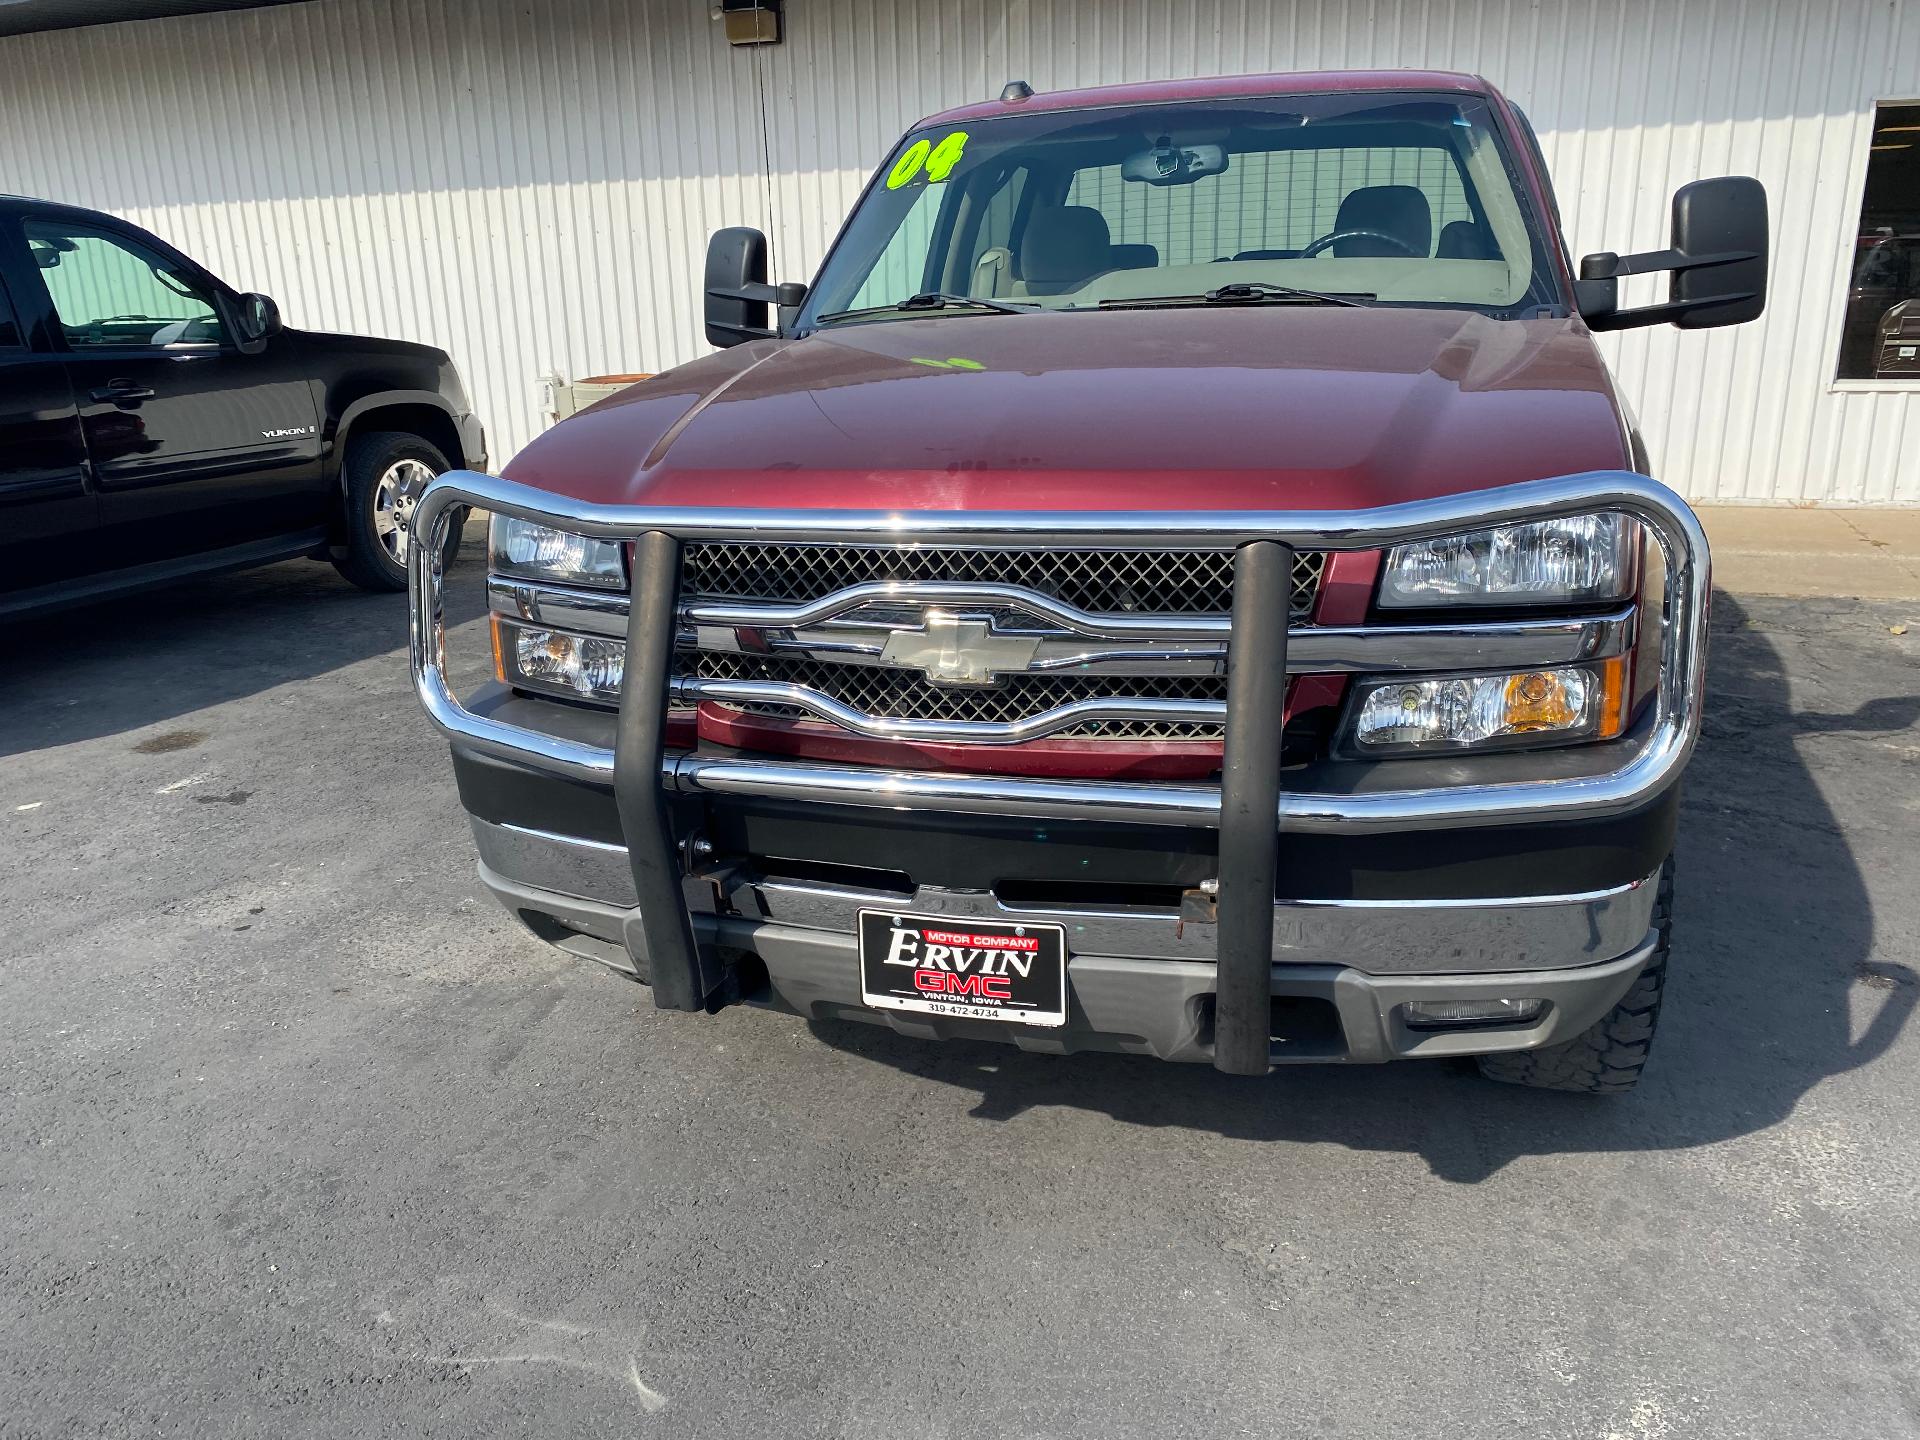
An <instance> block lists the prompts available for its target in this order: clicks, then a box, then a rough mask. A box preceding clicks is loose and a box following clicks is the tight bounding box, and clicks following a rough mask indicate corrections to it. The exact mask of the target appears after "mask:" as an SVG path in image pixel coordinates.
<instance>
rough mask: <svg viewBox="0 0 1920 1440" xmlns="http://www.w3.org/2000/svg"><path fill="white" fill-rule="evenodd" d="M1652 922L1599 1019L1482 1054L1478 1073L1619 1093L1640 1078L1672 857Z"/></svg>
mask: <svg viewBox="0 0 1920 1440" xmlns="http://www.w3.org/2000/svg"><path fill="white" fill-rule="evenodd" d="M1653 928H1654V932H1655V934H1656V935H1657V936H1658V937H1659V940H1658V943H1657V944H1656V945H1655V946H1654V949H1653V957H1652V958H1651V959H1649V960H1648V961H1647V968H1646V969H1644V970H1642V971H1641V972H1640V974H1639V976H1638V977H1637V978H1635V980H1634V982H1633V986H1632V988H1631V989H1629V990H1628V991H1627V993H1626V994H1625V995H1623V996H1621V997H1620V1003H1619V1004H1617V1005H1615V1006H1614V1007H1613V1009H1611V1010H1609V1011H1608V1012H1607V1013H1606V1014H1605V1015H1603V1016H1601V1017H1600V1019H1599V1020H1597V1021H1595V1022H1594V1023H1593V1024H1592V1025H1591V1026H1589V1027H1588V1028H1587V1029H1585V1030H1583V1031H1581V1032H1580V1033H1579V1034H1578V1035H1576V1036H1574V1037H1573V1039H1571V1040H1567V1041H1563V1042H1562V1043H1560V1044H1558V1045H1549V1046H1547V1047H1546V1048H1544V1049H1540V1050H1509V1051H1506V1052H1504V1053H1502V1054H1499V1055H1482V1056H1481V1057H1480V1073H1481V1074H1482V1075H1484V1076H1486V1077H1487V1078H1488V1079H1489V1080H1499V1081H1501V1082H1502V1083H1504V1084H1507V1085H1528V1086H1531V1087H1533V1088H1534V1089H1536V1090H1577V1091H1580V1092H1582V1093H1584V1094H1588V1095H1619V1094H1623V1093H1624V1092H1626V1091H1628V1090H1631V1089H1633V1087H1634V1086H1635V1085H1637V1084H1639V1083H1640V1072H1641V1071H1642V1070H1644V1069H1645V1068H1646V1065H1647V1054H1648V1052H1649V1051H1650V1050H1652V1048H1653V1032H1654V1028H1655V1027H1656V1026H1657V1025H1658V1023H1659V1020H1660V1001H1661V999H1662V997H1663V995H1664V994H1665V991H1666V983H1667V952H1668V949H1669V947H1670V942H1671V937H1672V931H1673V861H1672V860H1671V859H1669V860H1668V861H1667V863H1666V864H1665V865H1663V866H1662V867H1661V869H1660V893H1659V896H1658V897H1657V898H1656V899H1655V901H1654V907H1653Z"/></svg>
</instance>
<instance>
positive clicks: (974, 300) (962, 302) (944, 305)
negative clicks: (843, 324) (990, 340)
mask: <svg viewBox="0 0 1920 1440" xmlns="http://www.w3.org/2000/svg"><path fill="white" fill-rule="evenodd" d="M1040 308H1041V307H1040V306H1038V305H1018V304H1015V303H1013V302H1012V301H1009V300H983V299H982V298H981V297H980V296H978V295H951V294H948V293H947V292H946V291H944V290H928V291H925V292H924V293H922V294H919V295H909V296H908V297H907V298H906V299H904V300H896V301H895V302H894V303H893V304H891V305H867V306H864V307H862V308H861V309H858V310H836V311H834V312H833V313H832V314H831V315H821V316H817V317H816V318H815V322H814V323H815V324H819V325H826V324H830V323H831V322H833V321H835V320H851V319H853V318H855V317H856V316H860V315H886V314H889V313H897V312H899V311H902V310H904V311H906V312H907V313H908V314H912V313H914V312H915V311H921V310H926V311H931V310H990V311H992V312H993V313H994V314H996V315H1026V314H1029V313H1031V312H1032V311H1035V310H1038V309H1040Z"/></svg>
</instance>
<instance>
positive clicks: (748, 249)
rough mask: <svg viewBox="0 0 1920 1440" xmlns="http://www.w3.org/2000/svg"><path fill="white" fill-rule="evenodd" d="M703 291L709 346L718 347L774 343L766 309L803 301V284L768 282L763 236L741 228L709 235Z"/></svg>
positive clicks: (772, 330) (740, 226)
mask: <svg viewBox="0 0 1920 1440" xmlns="http://www.w3.org/2000/svg"><path fill="white" fill-rule="evenodd" d="M704 288H705V299H706V318H707V343H708V344H710V345H719V346H722V347H725V346H728V345H739V344H741V343H743V342H744V341H748V340H770V339H772V338H773V337H774V336H776V335H778V334H779V333H780V332H779V331H778V330H775V329H772V328H770V327H769V326H768V324H767V318H768V317H767V306H769V305H778V306H781V307H782V308H783V309H784V308H786V307H788V306H793V305H798V304H800V303H801V302H802V301H804V300H805V299H806V298H807V287H806V286H804V285H796V284H792V283H787V284H784V285H769V284H768V283H767V237H766V236H765V235H762V234H761V233H760V232H759V231H758V230H752V229H748V228H747V227H746V226H744V225H735V226H732V227H730V228H728V229H726V230H716V231H714V232H713V238H712V239H711V240H709V241H708V242H707V273H706V284H705V287H704Z"/></svg>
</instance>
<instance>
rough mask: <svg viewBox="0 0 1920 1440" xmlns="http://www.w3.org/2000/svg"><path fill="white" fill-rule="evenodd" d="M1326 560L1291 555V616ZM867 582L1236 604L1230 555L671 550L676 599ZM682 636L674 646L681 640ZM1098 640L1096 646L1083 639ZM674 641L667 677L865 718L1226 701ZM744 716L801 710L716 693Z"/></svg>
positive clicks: (1129, 611)
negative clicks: (771, 684)
mask: <svg viewBox="0 0 1920 1440" xmlns="http://www.w3.org/2000/svg"><path fill="white" fill-rule="evenodd" d="M1326 561H1327V557H1326V554H1325V553H1324V552H1320V551H1300V552H1298V553H1296V555H1295V557H1294V564H1293V588H1292V594H1291V597H1290V610H1291V617H1292V621H1293V623H1294V624H1296V625H1299V624H1306V623H1310V621H1311V618H1312V615H1313V609H1314V605H1315V602H1316V601H1317V600H1318V598H1319V594H1320V583H1321V578H1322V575H1323V574H1324V572H1325V570H1326ZM875 581H966V582H975V583H982V584H992V585H1002V586H1016V587H1019V588H1020V589H1023V590H1030V591H1036V592H1038V593H1039V594H1041V595H1044V596H1046V597H1048V598H1050V599H1053V600H1057V601H1059V602H1061V603H1063V604H1066V605H1071V606H1073V607H1075V608H1077V609H1080V610H1083V611H1086V612H1088V613H1089V614H1091V615H1093V616H1096V617H1097V616H1100V615H1112V614H1124V615H1180V616H1188V615H1206V616H1216V615H1226V614H1229V613H1230V612H1231V610H1232V608H1233V552H1232V551H1231V550H1219V549H1215V550H1120V549H1015V548H997V549H996V548H991V547H981V546H957V545H925V546H891V545H826V544H784V543H782V544H772V543H763V542H753V541H735V542H699V543H694V544H689V545H688V546H686V548H685V550H684V551H683V552H682V556H681V575H680V594H681V599H682V601H683V602H687V601H702V602H713V601H722V602H740V603H744V604H755V603H759V604H766V605H789V606H791V605H798V604H807V603H810V602H813V601H816V600H822V599H825V598H827V597H829V596H832V595H835V594H838V593H839V592H841V591H844V590H846V589H848V588H849V587H851V586H855V585H862V584H868V583H872V582H875ZM687 643H688V642H687V641H686V640H683V641H682V644H683V645H685V644H687ZM1094 643H1096V644H1097V642H1094ZM744 650H745V652H746V653H742V650H741V649H736V648H734V647H732V646H728V647H722V648H717V649H712V650H703V649H683V650H682V651H680V652H679V654H678V655H677V656H676V657H675V665H674V669H675V674H676V676H678V677H681V678H686V679H694V680H768V681H778V682H784V683H786V684H790V685H801V686H805V687H807V688H808V689H811V690H814V691H817V692H819V693H820V694H822V695H825V696H827V697H828V698H830V699H833V700H837V701H839V702H840V703H842V704H844V705H848V706H851V707H852V708H854V709H855V710H858V711H860V712H861V713H862V714H864V715H867V716H870V717H873V718H876V719H898V720H920V721H925V720H937V721H964V722H974V723H984V724H1009V723H1013V722H1017V721H1021V720H1026V719H1030V718H1031V717H1033V716H1036V715H1040V714H1043V713H1045V712H1047V711H1049V710H1054V709H1057V708H1059V707H1060V706H1063V705H1068V704H1071V703H1073V702H1075V701H1080V700H1093V699H1107V698H1112V699H1165V700H1208V701H1223V700H1224V699H1225V698H1226V683H1227V682H1226V680H1225V678H1224V677H1222V676H1219V675H1214V674H1206V673H1199V672H1198V669H1197V668H1196V673H1192V674H1167V673H1162V674H1151V673H1149V674H1139V675H1129V674H1124V673H1121V674H1113V673H1107V674H1088V673H1074V672H1071V671H1062V672H1042V671H1033V672H1029V673H1024V674H1020V673H1015V674H1007V675H1003V676H1002V677H1000V679H999V680H997V681H996V682H995V683H994V684H992V685H948V684H938V683H935V682H934V681H932V680H930V679H928V677H927V676H926V675H925V674H924V673H923V672H921V671H919V670H915V669H911V668H897V667H889V666H886V665H879V664H872V663H859V662H858V661H856V660H853V659H849V660H847V661H840V660H837V659H834V658H832V657H822V656H820V655H818V654H814V655H782V654H769V653H766V652H765V651H764V650H759V649H758V647H755V646H748V647H744ZM724 703H726V704H728V705H729V706H731V707H732V708H734V709H737V710H739V711H742V712H744V713H746V714H750V715H765V716H776V717H782V718H800V717H804V716H805V715H806V712H805V711H803V710H801V709H799V708H797V707H795V706H791V705H783V704H777V703H774V702H771V701H765V702H762V701H737V700H728V701H726V702H724ZM1054 733H1055V734H1057V735H1060V736H1064V737H1068V738H1078V739H1106V740H1120V739H1125V740H1171V739H1187V740H1218V739H1219V738H1220V737H1221V734H1222V727H1221V726H1220V725H1218V724H1206V723H1200V722H1196V721H1173V720H1162V719H1152V720H1146V719H1127V720H1122V719H1106V720H1087V721H1084V722H1081V723H1078V724H1074V725H1073V726H1071V727H1070V728H1067V729H1063V730H1060V731H1056V732H1054Z"/></svg>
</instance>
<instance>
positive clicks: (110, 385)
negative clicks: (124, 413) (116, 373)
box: [87, 380, 153, 405]
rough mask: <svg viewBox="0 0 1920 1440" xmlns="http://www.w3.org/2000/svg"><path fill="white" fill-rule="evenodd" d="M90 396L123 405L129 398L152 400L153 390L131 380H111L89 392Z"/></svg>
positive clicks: (93, 398) (104, 401) (102, 401)
mask: <svg viewBox="0 0 1920 1440" xmlns="http://www.w3.org/2000/svg"><path fill="white" fill-rule="evenodd" d="M87 394H88V398H89V399H92V400H97V401H100V402H101V403H102V404H105V403H108V402H111V403H112V404H115V405H121V404H124V403H126V402H127V401H129V400H151V399H153V391H152V390H151V389H149V388H148V387H147V386H145V385H136V384H134V383H133V381H131V380H109V381H108V382H107V383H106V384H104V385H102V386H101V387H100V388H99V389H98V390H90V391H88V392H87Z"/></svg>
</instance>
